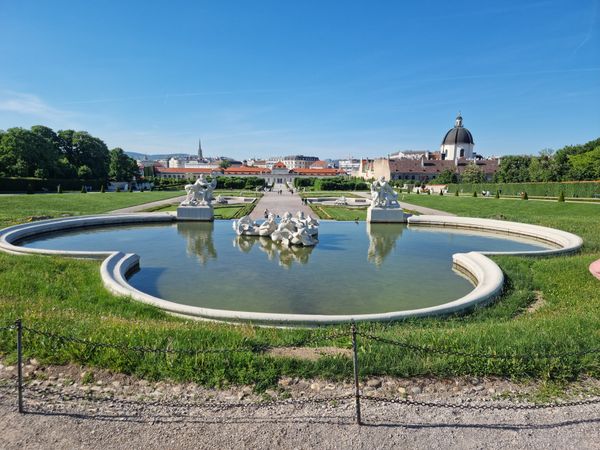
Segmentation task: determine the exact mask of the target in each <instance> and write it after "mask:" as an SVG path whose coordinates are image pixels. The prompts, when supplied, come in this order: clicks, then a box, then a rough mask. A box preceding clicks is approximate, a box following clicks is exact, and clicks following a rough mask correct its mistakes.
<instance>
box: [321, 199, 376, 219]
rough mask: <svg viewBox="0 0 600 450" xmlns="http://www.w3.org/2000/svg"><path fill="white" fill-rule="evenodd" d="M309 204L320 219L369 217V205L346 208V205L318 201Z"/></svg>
mask: <svg viewBox="0 0 600 450" xmlns="http://www.w3.org/2000/svg"><path fill="white" fill-rule="evenodd" d="M309 206H310V208H311V209H312V210H313V211H314V212H315V214H317V216H319V218H320V219H330V220H366V218H367V207H364V208H363V207H360V208H346V207H344V206H323V205H319V204H317V203H312V204H309Z"/></svg>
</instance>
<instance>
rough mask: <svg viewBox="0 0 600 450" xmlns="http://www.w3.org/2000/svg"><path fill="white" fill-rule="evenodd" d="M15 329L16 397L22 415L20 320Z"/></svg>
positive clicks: (21, 329) (21, 326)
mask: <svg viewBox="0 0 600 450" xmlns="http://www.w3.org/2000/svg"><path fill="white" fill-rule="evenodd" d="M15 325H16V328H17V395H18V407H19V413H21V414H23V412H24V411H23V324H22V323H21V319H17V321H16V322H15Z"/></svg>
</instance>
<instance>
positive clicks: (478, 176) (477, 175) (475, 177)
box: [460, 163, 485, 183]
mask: <svg viewBox="0 0 600 450" xmlns="http://www.w3.org/2000/svg"><path fill="white" fill-rule="evenodd" d="M460 181H461V183H483V182H484V181H485V174H484V173H483V170H481V169H480V168H479V167H477V164H474V163H471V164H469V165H468V166H467V167H465V170H463V172H462V174H461V175H460Z"/></svg>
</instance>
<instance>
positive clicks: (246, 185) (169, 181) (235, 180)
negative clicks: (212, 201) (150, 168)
mask: <svg viewBox="0 0 600 450" xmlns="http://www.w3.org/2000/svg"><path fill="white" fill-rule="evenodd" d="M206 178H207V179H209V180H210V179H211V177H210V176H207V177H206ZM149 181H151V182H152V183H153V184H154V188H155V189H158V190H162V189H183V186H185V185H186V184H192V183H194V182H195V181H196V178H193V179H186V178H161V177H155V178H150V179H149ZM265 185H266V180H265V179H264V178H259V177H220V176H217V189H252V190H254V189H256V188H257V187H264V186H265Z"/></svg>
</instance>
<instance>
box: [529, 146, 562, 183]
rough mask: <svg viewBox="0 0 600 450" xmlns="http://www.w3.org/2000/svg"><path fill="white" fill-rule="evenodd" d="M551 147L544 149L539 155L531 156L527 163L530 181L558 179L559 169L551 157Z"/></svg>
mask: <svg viewBox="0 0 600 450" xmlns="http://www.w3.org/2000/svg"><path fill="white" fill-rule="evenodd" d="M553 153H554V151H553V150H552V149H549V148H547V149H544V150H542V151H541V152H540V154H539V156H537V157H535V156H534V157H532V158H531V161H530V163H529V179H530V180H531V181H541V182H546V181H560V175H559V171H558V170H557V167H556V162H555V160H554V157H553Z"/></svg>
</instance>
